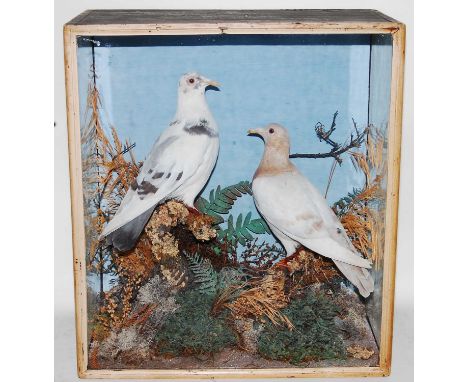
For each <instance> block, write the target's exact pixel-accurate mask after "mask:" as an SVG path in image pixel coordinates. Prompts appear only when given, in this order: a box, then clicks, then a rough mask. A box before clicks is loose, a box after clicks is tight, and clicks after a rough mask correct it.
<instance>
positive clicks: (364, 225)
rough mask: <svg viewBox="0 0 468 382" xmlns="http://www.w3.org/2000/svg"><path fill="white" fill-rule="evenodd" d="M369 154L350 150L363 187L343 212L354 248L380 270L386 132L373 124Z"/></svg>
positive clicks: (370, 129)
mask: <svg viewBox="0 0 468 382" xmlns="http://www.w3.org/2000/svg"><path fill="white" fill-rule="evenodd" d="M366 151H367V152H366V154H363V153H360V152H351V159H352V163H353V165H354V167H355V169H356V170H357V171H360V172H362V173H363V174H364V176H365V185H364V188H363V189H362V190H361V191H360V192H359V193H358V194H357V195H355V196H354V198H353V200H352V201H351V202H350V203H349V204H348V205H347V206H346V207H345V209H344V210H343V211H342V213H341V214H340V218H341V223H342V224H343V227H344V228H345V230H346V232H347V234H348V236H349V238H350V239H351V241H352V243H353V245H354V247H355V248H356V249H357V250H358V251H359V252H360V253H362V254H363V255H364V256H365V257H367V258H368V259H370V260H372V262H373V263H374V268H375V269H380V267H381V265H382V259H383V245H384V237H385V224H384V223H385V220H384V219H385V213H384V208H383V207H382V204H383V203H384V201H385V190H384V188H383V184H384V182H385V180H386V160H385V155H384V135H383V133H382V132H381V131H379V130H377V129H375V128H373V127H370V128H369V129H368V134H367V140H366Z"/></svg>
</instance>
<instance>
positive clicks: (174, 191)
mask: <svg viewBox="0 0 468 382" xmlns="http://www.w3.org/2000/svg"><path fill="white" fill-rule="evenodd" d="M208 86H213V87H216V88H217V87H218V86H219V84H218V83H217V82H215V81H212V80H209V79H207V78H205V77H203V76H201V75H199V74H197V73H188V74H185V75H183V76H182V77H181V79H180V81H179V90H178V101H177V111H176V114H175V117H174V119H173V121H172V122H171V123H170V124H169V127H168V128H167V129H166V130H164V131H163V132H162V133H161V135H160V136H159V138H158V139H157V140H156V142H155V143H154V145H153V148H152V149H151V152H150V153H149V155H148V157H147V158H146V160H145V162H144V163H143V166H142V168H141V170H140V173H139V175H138V177H137V178H136V179H135V180H134V182H133V183H132V184H131V186H130V188H129V189H128V191H127V193H126V195H125V197H124V199H123V200H122V203H121V204H120V206H119V209H118V210H117V212H116V214H115V215H114V217H113V218H112V220H111V221H110V222H109V223H108V224H107V225H106V226H105V228H104V230H103V231H102V233H101V238H104V237H107V241H108V243H109V244H112V245H113V246H114V248H116V249H118V250H119V251H127V250H129V249H131V248H133V247H134V246H135V244H136V242H137V241H138V238H139V236H140V234H141V232H142V231H143V229H144V227H145V225H146V223H147V222H148V220H149V218H150V217H151V214H152V213H153V210H154V208H155V207H156V206H157V205H158V204H159V203H162V202H164V201H166V200H168V199H177V200H180V201H182V202H183V203H185V204H186V205H187V206H188V207H190V208H194V205H193V203H194V200H195V198H196V197H197V195H198V193H199V192H200V191H201V190H202V188H203V187H204V185H205V183H206V182H207V181H208V178H209V177H210V175H211V172H212V171H213V168H214V166H215V163H216V160H217V158H218V151H219V138H218V126H217V125H216V122H215V120H214V118H213V116H212V115H211V112H210V109H209V108H208V104H207V102H206V98H205V90H206V88H207V87H208Z"/></svg>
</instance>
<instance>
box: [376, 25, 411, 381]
mask: <svg viewBox="0 0 468 382" xmlns="http://www.w3.org/2000/svg"><path fill="white" fill-rule="evenodd" d="M405 36H406V33H405V27H404V25H402V26H401V28H399V30H398V31H397V32H396V33H394V34H393V57H392V83H391V99H390V116H389V124H388V126H389V127H388V181H387V182H388V183H387V203H386V205H387V209H386V217H385V218H386V219H385V227H386V228H385V247H384V248H385V249H384V268H383V269H384V275H383V287H382V290H383V292H382V324H381V341H380V367H381V368H382V369H383V370H386V374H387V375H388V374H390V366H391V360H392V339H393V316H394V314H393V313H394V296H395V270H396V248H397V229H398V199H399V188H400V152H401V129H402V118H403V79H404V62H405Z"/></svg>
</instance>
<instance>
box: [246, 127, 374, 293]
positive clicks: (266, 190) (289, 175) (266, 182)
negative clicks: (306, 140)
mask: <svg viewBox="0 0 468 382" xmlns="http://www.w3.org/2000/svg"><path fill="white" fill-rule="evenodd" d="M248 133H249V134H250V135H257V136H260V137H261V138H262V139H263V140H264V142H265V150H264V153H263V157H262V160H261V162H260V165H259V166H258V168H257V171H256V172H255V175H254V177H253V181H252V191H253V197H254V201H255V205H256V206H257V208H258V211H259V212H260V214H261V215H262V216H263V218H264V219H265V221H266V222H267V223H268V225H269V227H270V228H271V231H272V232H273V234H274V235H275V236H276V237H277V238H278V239H279V240H280V241H281V243H282V244H283V246H284V248H285V249H286V252H287V255H288V256H291V255H292V254H294V252H295V251H296V249H297V247H298V246H299V245H301V244H302V245H303V246H304V247H306V248H309V249H310V250H312V251H314V252H316V253H318V254H320V255H322V256H325V257H328V258H330V259H332V260H333V261H334V262H335V264H336V266H337V267H338V269H339V270H340V271H341V272H342V273H343V275H344V276H345V277H346V278H347V279H348V280H349V281H351V283H353V284H354V285H355V286H356V287H357V288H358V290H359V292H360V294H361V295H362V296H364V297H368V296H369V295H370V293H371V292H373V291H374V280H373V278H372V276H371V274H370V273H369V271H368V270H367V269H368V268H371V264H370V262H369V261H368V260H366V259H364V258H362V257H361V256H360V255H359V253H358V252H357V250H356V249H355V248H354V246H353V245H352V243H351V241H350V239H349V238H348V236H347V234H346V231H345V229H344V228H343V226H342V224H341V222H340V221H339V220H338V218H337V216H336V215H335V213H334V212H333V210H332V209H331V208H330V206H329V205H328V203H327V201H326V200H325V198H324V197H323V196H322V195H321V193H320V192H319V191H318V190H317V188H315V187H314V186H313V185H312V183H310V182H309V180H308V179H307V178H306V177H305V176H304V175H302V174H301V173H300V172H299V170H298V169H297V168H296V166H294V164H293V163H292V162H291V161H290V160H289V136H288V132H287V130H286V129H285V128H284V127H282V126H281V125H278V124H270V125H268V126H267V127H265V128H260V129H255V130H249V132H248Z"/></svg>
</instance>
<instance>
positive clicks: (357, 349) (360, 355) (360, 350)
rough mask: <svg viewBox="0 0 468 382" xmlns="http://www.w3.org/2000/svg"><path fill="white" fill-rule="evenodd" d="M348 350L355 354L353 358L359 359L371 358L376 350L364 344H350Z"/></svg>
mask: <svg viewBox="0 0 468 382" xmlns="http://www.w3.org/2000/svg"><path fill="white" fill-rule="evenodd" d="M346 351H347V352H348V353H349V354H351V355H352V356H353V358H357V359H369V358H370V357H372V356H373V355H374V351H373V350H372V349H366V348H364V347H362V346H359V345H356V346H348V347H347V348H346Z"/></svg>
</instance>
